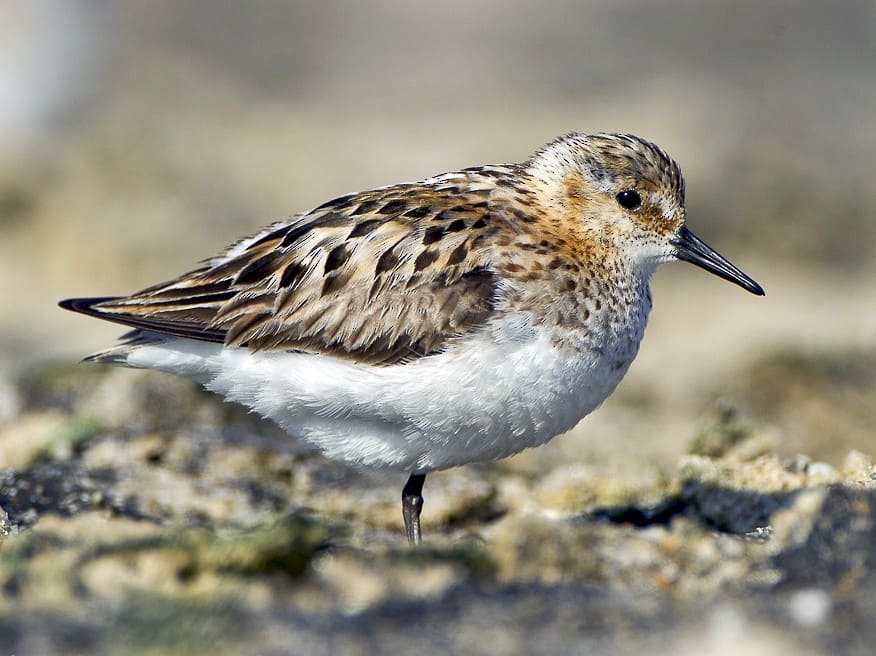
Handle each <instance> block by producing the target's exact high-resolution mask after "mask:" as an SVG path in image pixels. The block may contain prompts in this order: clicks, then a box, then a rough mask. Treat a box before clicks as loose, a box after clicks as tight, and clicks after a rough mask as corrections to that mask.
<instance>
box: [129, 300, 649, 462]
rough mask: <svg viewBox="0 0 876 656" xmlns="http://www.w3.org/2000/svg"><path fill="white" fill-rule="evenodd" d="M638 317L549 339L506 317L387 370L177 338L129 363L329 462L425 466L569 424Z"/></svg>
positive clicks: (543, 437)
mask: <svg viewBox="0 0 876 656" xmlns="http://www.w3.org/2000/svg"><path fill="white" fill-rule="evenodd" d="M644 318H645V317H644V316H642V317H641V318H640V319H635V320H634V321H633V324H635V325H631V326H627V327H625V328H624V330H623V331H622V332H623V334H624V337H625V339H622V340H620V341H618V340H617V339H616V335H615V336H612V335H591V339H588V340H585V341H583V342H581V343H578V344H575V345H574V346H573V345H571V344H566V345H560V346H558V345H557V339H556V338H557V334H556V333H555V332H554V331H552V330H548V329H545V328H539V327H533V326H532V325H531V324H530V322H529V321H528V320H527V319H526V318H521V317H519V316H518V317H515V318H509V316H508V315H504V318H503V319H501V320H497V321H494V322H493V323H492V325H491V326H489V330H486V331H483V332H481V333H479V334H478V335H476V336H474V337H472V338H469V339H468V340H467V341H465V342H460V343H458V344H456V345H455V346H454V347H452V348H451V349H449V350H448V351H446V352H444V353H441V354H438V355H434V356H430V357H426V358H421V359H419V360H415V361H413V362H410V363H406V364H398V365H392V366H388V367H373V366H367V365H358V364H354V363H351V362H348V361H344V360H339V359H335V358H331V357H326V356H321V355H312V354H305V353H266V352H256V353H252V352H250V351H247V350H246V349H238V348H231V349H228V348H223V347H222V346H220V345H217V344H208V343H204V342H195V341H191V340H186V339H173V340H171V341H168V342H166V343H163V344H156V345H152V346H143V347H139V348H136V349H133V350H132V351H131V352H130V354H129V355H128V360H127V364H128V365H129V366H135V367H145V368H153V369H160V370H163V371H167V372H169V373H174V374H177V375H181V376H185V377H188V378H191V379H194V380H197V381H199V382H201V383H202V384H204V386H205V387H206V388H207V389H209V390H211V391H213V392H216V393H218V394H221V395H222V396H224V397H225V398H226V399H227V400H229V401H235V402H238V403H241V404H243V405H244V406H246V407H247V408H250V409H251V410H253V411H255V412H257V413H259V414H261V415H262V416H264V417H267V418H270V419H272V420H274V421H275V422H277V423H278V424H280V425H281V426H282V427H283V428H285V429H286V430H287V431H289V432H290V433H291V434H292V435H293V436H295V437H298V438H299V439H302V440H304V441H305V442H308V443H310V444H312V445H313V446H315V447H317V448H318V449H320V450H321V451H322V452H324V453H325V455H327V456H328V457H330V458H332V459H336V460H341V461H344V462H347V463H350V464H353V465H364V466H377V467H388V468H392V469H399V470H403V471H406V472H420V473H425V472H429V471H433V470H437V469H446V468H449V467H454V466H457V465H461V464H465V463H469V462H476V461H483V460H492V459H497V458H502V457H505V456H508V455H511V454H514V453H517V452H518V451H521V450H523V449H525V448H527V447H531V446H537V445H539V444H543V443H544V442H546V441H548V440H549V439H551V438H552V437H554V436H555V435H557V434H559V433H562V432H565V431H567V430H568V429H570V428H572V427H573V426H574V425H575V424H576V423H577V422H578V421H579V420H580V419H581V418H582V417H583V416H584V415H586V414H588V413H589V412H591V411H592V410H593V409H594V408H596V407H597V406H598V405H599V404H600V403H602V401H603V400H604V399H605V398H606V397H607V396H608V395H609V394H610V393H611V392H612V391H613V390H614V388H615V386H616V385H617V384H618V382H619V381H620V379H621V378H622V377H623V375H624V373H626V370H627V368H628V366H629V364H630V362H632V359H633V357H634V356H635V353H636V349H637V348H638V343H639V340H640V339H641V336H642V332H643V330H644ZM588 343H589V346H588Z"/></svg>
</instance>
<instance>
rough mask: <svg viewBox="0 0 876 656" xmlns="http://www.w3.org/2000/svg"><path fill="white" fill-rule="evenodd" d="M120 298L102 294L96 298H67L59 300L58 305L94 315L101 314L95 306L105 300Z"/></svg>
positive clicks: (72, 310)
mask: <svg viewBox="0 0 876 656" xmlns="http://www.w3.org/2000/svg"><path fill="white" fill-rule="evenodd" d="M117 298H119V297H118V296H102V297H95V298H67V299H64V300H63V301H58V306H59V307H62V308H64V309H65V310H70V311H71V312H79V313H81V314H90V315H92V316H94V315H98V314H100V310H98V309H96V308H95V307H94V306H95V305H98V304H100V303H103V302H104V301H113V300H115V299H117Z"/></svg>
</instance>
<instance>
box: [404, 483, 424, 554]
mask: <svg viewBox="0 0 876 656" xmlns="http://www.w3.org/2000/svg"><path fill="white" fill-rule="evenodd" d="M425 482H426V475H425V474H411V477H410V478H409V479H408V482H407V483H406V484H405V487H404V489H403V490H402V517H404V518H405V530H406V531H407V533H408V542H410V543H411V544H420V512H421V511H422V510H423V483H425Z"/></svg>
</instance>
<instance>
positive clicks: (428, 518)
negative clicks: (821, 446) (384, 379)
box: [0, 365, 876, 654]
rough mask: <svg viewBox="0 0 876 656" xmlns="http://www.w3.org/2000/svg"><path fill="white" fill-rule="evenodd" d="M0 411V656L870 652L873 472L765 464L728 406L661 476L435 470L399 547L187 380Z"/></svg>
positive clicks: (99, 385)
mask: <svg viewBox="0 0 876 656" xmlns="http://www.w3.org/2000/svg"><path fill="white" fill-rule="evenodd" d="M824 366H827V365H824ZM750 375H754V374H753V373H751V374H750ZM872 380H873V379H872V374H871V378H870V382H872ZM0 400H2V403H0V405H2V407H3V408H4V413H5V416H4V418H3V419H4V423H3V428H2V432H0V461H2V462H3V463H4V467H5V469H4V470H3V471H2V472H0V534H2V536H3V537H2V538H0V588H2V591H3V595H2V597H0V635H2V636H3V637H4V638H3V650H4V653H10V654H52V653H64V654H77V653H81V654H93V653H118V652H119V649H120V648H121V646H124V647H123V651H124V652H125V653H131V654H159V653H160V654H176V653H179V654H183V653H185V654H193V653H208V652H216V651H218V652H220V653H231V654H234V653H240V654H253V653H259V654H281V653H289V652H293V653H309V654H311V653H312V654H321V653H324V654H371V653H377V651H380V652H382V653H418V654H433V653H434V654H446V653H467V654H479V653H483V654H488V653H489V654H502V653H508V654H525V653H534V652H539V653H557V654H560V653H572V652H576V653H595V654H620V653H644V652H654V653H677V654H687V653H691V654H692V653H728V654H729V653H752V654H761V653H762V654H768V653H769V654H776V653H792V651H793V652H794V653H801V654H809V653H812V654H815V653H825V652H827V651H830V652H832V653H843V654H857V653H860V654H864V653H872V649H871V646H872V643H873V641H874V640H876V627H874V625H873V623H872V621H871V618H872V615H873V612H874V611H876V577H874V575H873V572H872V570H873V565H874V564H876V546H874V545H876V467H874V466H873V463H872V461H871V459H870V457H869V456H867V455H865V454H863V453H860V452H857V451H853V452H851V453H849V454H848V455H847V456H846V457H845V460H844V462H843V464H842V465H841V467H839V468H834V467H832V466H831V465H829V464H826V463H823V462H815V461H811V460H809V459H807V458H805V457H803V456H798V457H779V456H778V455H776V447H777V444H778V443H777V436H776V434H775V432H774V431H772V430H769V429H765V428H763V427H761V426H760V425H759V424H758V422H757V421H756V420H754V419H752V418H751V417H750V416H748V415H743V414H742V413H740V412H739V411H738V410H736V409H735V408H734V407H733V406H731V405H729V404H727V403H717V404H715V405H714V407H713V408H712V409H711V411H710V412H709V413H707V415H706V416H704V417H703V418H702V420H701V422H700V428H699V430H698V432H697V434H696V435H695V436H693V438H692V440H691V443H690V446H689V449H688V452H687V453H686V454H685V455H683V456H681V457H680V459H679V460H678V461H677V463H676V464H675V466H673V467H669V468H667V467H663V466H658V465H656V464H655V465H653V466H651V467H650V468H649V467H646V466H643V467H635V468H628V469H626V470H624V468H619V470H618V471H614V472H611V473H606V472H604V471H602V470H600V469H599V468H597V467H593V466H588V465H587V464H586V463H585V462H581V463H568V464H565V465H560V466H557V467H555V468H553V469H552V470H551V471H549V472H546V473H543V474H542V475H538V476H533V475H531V474H528V473H526V471H525V468H521V467H514V466H513V464H512V465H509V464H507V463H498V464H494V465H486V466H469V467H464V468H460V469H457V470H453V471H449V472H445V473H441V474H436V475H433V476H431V477H430V478H429V480H428V482H427V486H426V507H425V512H424V519H425V527H424V528H425V534H426V540H425V545H424V546H423V547H422V548H410V547H408V546H407V545H406V543H405V541H404V539H403V534H402V527H401V518H400V512H399V501H398V497H399V490H400V487H401V484H402V483H403V477H400V476H397V475H382V474H364V473H357V472H353V471H350V470H348V469H346V468H344V467H341V466H339V465H336V464H333V463H331V462H328V461H326V460H324V459H323V458H321V457H320V456H319V455H316V454H313V453H308V452H306V451H304V450H303V449H301V448H300V447H299V446H297V445H296V443H295V442H294V441H292V440H290V439H289V438H287V437H286V436H285V435H284V434H283V433H281V432H280V431H279V430H277V429H275V428H273V427H272V426H270V425H268V424H267V423H264V422H261V421H260V420H258V419H256V418H254V417H252V416H249V415H246V414H245V413H243V412H242V411H240V410H238V409H236V408H234V407H232V406H229V405H225V404H222V403H221V402H219V401H218V400H217V399H216V398H214V397H212V396H210V395H207V394H205V393H202V392H201V391H199V390H198V389H197V388H196V387H194V386H193V385H190V384H188V383H186V382H183V381H179V380H176V379H173V378H170V377H167V376H163V375H160V374H155V373H151V372H134V371H128V370H115V369H109V368H103V367H96V366H91V367H89V366H85V365H70V366H68V365H45V366H41V367H34V368H31V369H29V370H28V372H27V373H26V374H24V375H20V376H18V377H12V378H10V379H9V380H7V381H6V382H5V383H4V385H3V389H2V399H0ZM773 402H775V403H778V401H777V400H775V399H773ZM512 462H513V461H512Z"/></svg>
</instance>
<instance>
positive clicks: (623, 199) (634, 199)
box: [615, 189, 642, 210]
mask: <svg viewBox="0 0 876 656" xmlns="http://www.w3.org/2000/svg"><path fill="white" fill-rule="evenodd" d="M615 198H617V202H618V203H620V206H621V207H623V208H626V209H628V210H634V209H636V208H637V207H638V206H639V205H641V204H642V197H641V196H639V192H638V191H633V190H632V189H627V190H626V191H622V192H620V193H619V194H618V195H617V196H615Z"/></svg>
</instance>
